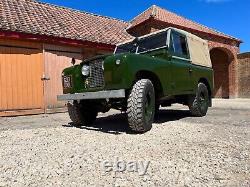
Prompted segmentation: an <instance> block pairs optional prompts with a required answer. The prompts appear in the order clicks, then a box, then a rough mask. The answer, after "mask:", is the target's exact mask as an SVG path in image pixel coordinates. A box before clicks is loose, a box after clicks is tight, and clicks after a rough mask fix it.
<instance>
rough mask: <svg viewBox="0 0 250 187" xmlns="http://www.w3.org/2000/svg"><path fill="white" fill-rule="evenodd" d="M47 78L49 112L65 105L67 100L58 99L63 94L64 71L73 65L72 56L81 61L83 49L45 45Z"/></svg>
mask: <svg viewBox="0 0 250 187" xmlns="http://www.w3.org/2000/svg"><path fill="white" fill-rule="evenodd" d="M45 49H46V50H45V78H46V79H47V80H45V81H44V86H45V87H44V88H45V90H44V93H45V105H46V109H47V112H56V111H57V110H58V109H60V108H64V107H65V102H59V101H57V95H61V94H63V89H62V76H61V74H62V71H63V69H65V68H67V67H70V66H72V64H71V60H72V58H75V59H76V62H77V63H80V62H81V59H82V53H81V49H77V48H66V47H59V46H53V45H47V46H45Z"/></svg>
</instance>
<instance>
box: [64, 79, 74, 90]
mask: <svg viewBox="0 0 250 187" xmlns="http://www.w3.org/2000/svg"><path fill="white" fill-rule="evenodd" d="M63 88H65V89H67V88H72V77H71V76H63Z"/></svg>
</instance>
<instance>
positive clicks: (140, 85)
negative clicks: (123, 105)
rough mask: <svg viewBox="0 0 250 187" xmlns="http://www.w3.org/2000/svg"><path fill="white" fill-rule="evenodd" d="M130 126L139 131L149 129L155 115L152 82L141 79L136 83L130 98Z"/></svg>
mask: <svg viewBox="0 0 250 187" xmlns="http://www.w3.org/2000/svg"><path fill="white" fill-rule="evenodd" d="M127 114H128V123H129V127H130V128H131V129H132V130H133V131H135V132H139V133H143V132H146V131H149V130H150V129H151V128H152V123H153V120H154V115H155V91H154V86H153V84H152V82H151V81H150V80H148V79H141V80H139V81H137V82H136V83H135V85H134V86H133V89H132V91H131V93H130V95H129V98H128V107H127Z"/></svg>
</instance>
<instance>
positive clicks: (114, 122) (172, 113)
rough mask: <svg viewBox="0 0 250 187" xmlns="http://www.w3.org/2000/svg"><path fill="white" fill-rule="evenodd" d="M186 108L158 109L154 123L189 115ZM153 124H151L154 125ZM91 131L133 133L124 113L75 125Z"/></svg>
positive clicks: (70, 125)
mask: <svg viewBox="0 0 250 187" xmlns="http://www.w3.org/2000/svg"><path fill="white" fill-rule="evenodd" d="M190 116H191V115H190V112H189V111H188V110H160V111H159V113H158V114H157V115H156V117H155V121H154V124H163V123H166V122H170V121H177V120H180V119H183V118H186V117H190ZM154 124H153V125H154ZM164 125H165V124H164ZM64 127H69V128H70V127H74V126H73V124H72V123H69V124H68V125H64ZM77 128H80V129H87V130H93V131H101V132H104V133H109V134H117V135H119V134H122V133H127V134H135V133H134V132H132V131H131V130H130V129H129V127H128V122H127V116H126V114H113V115H110V116H106V117H99V118H98V119H97V120H96V122H95V123H94V124H93V125H92V126H88V127H87V126H81V127H77Z"/></svg>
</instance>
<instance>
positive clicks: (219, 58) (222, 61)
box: [210, 48, 231, 99]
mask: <svg viewBox="0 0 250 187" xmlns="http://www.w3.org/2000/svg"><path fill="white" fill-rule="evenodd" d="M229 54H230V52H228V51H226V50H224V49H222V48H214V49H212V50H211V51H210V57H211V61H212V66H213V69H214V84H215V85H214V93H213V95H214V97H216V98H225V99H228V98H229V96H230V93H229V92H230V91H229V85H230V83H229V65H230V63H231V60H230V55H229Z"/></svg>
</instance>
